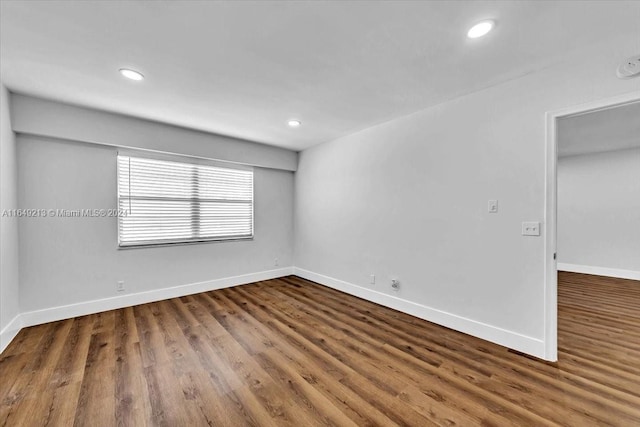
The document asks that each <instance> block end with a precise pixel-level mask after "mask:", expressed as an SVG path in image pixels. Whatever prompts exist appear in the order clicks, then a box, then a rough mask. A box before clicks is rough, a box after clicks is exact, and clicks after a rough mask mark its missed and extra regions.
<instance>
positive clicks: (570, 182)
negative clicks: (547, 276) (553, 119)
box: [558, 118, 640, 280]
mask: <svg viewBox="0 0 640 427" xmlns="http://www.w3.org/2000/svg"><path fill="white" fill-rule="evenodd" d="M639 120H640V118H639ZM639 138H640V136H639ZM560 144H562V141H560ZM558 263H559V268H560V269H570V270H575V269H579V268H580V267H581V266H582V267H587V268H589V267H591V268H594V267H595V268H599V269H600V270H601V271H602V272H604V273H606V272H607V271H609V270H621V271H622V272H624V271H627V272H635V274H636V276H637V277H636V278H637V279H638V280H640V148H636V149H631V150H619V151H611V152H606V153H598V154H585V155H578V156H570V157H561V158H560V159H559V162H558ZM560 263H562V264H560ZM563 264H564V265H566V264H569V265H568V266H563ZM585 272H587V271H585Z"/></svg>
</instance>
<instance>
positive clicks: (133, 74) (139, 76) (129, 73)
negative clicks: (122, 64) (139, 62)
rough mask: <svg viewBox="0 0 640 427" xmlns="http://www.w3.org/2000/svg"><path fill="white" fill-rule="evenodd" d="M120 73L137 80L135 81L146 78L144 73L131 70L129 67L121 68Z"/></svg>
mask: <svg viewBox="0 0 640 427" xmlns="http://www.w3.org/2000/svg"><path fill="white" fill-rule="evenodd" d="M120 74H122V75H123V76H125V77H126V78H128V79H131V80H135V81H140V80H142V79H144V76H143V75H142V73H140V72H138V71H134V70H129V69H127V68H120Z"/></svg>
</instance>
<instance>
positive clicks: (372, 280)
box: [369, 274, 376, 285]
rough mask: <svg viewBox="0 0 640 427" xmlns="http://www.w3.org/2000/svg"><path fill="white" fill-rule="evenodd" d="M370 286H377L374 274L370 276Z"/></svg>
mask: <svg viewBox="0 0 640 427" xmlns="http://www.w3.org/2000/svg"><path fill="white" fill-rule="evenodd" d="M369 284H370V285H375V284H376V275H375V274H372V275H371V276H369Z"/></svg>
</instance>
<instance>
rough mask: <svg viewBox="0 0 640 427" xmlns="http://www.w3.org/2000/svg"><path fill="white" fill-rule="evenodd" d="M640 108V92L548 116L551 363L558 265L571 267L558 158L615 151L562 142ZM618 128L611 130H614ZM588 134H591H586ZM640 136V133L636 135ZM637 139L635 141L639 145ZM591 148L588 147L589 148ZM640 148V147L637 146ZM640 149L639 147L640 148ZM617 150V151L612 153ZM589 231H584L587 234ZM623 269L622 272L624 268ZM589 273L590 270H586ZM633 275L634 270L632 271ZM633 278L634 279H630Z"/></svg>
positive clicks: (603, 146)
mask: <svg viewBox="0 0 640 427" xmlns="http://www.w3.org/2000/svg"><path fill="white" fill-rule="evenodd" d="M638 106H640V92H631V93H628V94H625V95H621V96H618V97H615V98H610V99H605V100H601V101H596V102H592V103H589V104H583V105H579V106H574V107H570V108H566V109H563V110H559V111H553V112H549V113H547V138H546V141H547V145H546V156H547V157H546V164H547V169H546V189H545V191H546V200H545V203H546V206H545V225H546V227H545V230H544V237H545V359H547V360H550V361H556V360H557V359H558V264H560V266H561V267H562V268H563V269H567V268H568V267H567V266H570V265H579V264H571V263H570V262H567V260H566V259H565V260H563V255H567V254H566V253H564V254H563V253H559V252H558V249H560V250H562V248H559V247H558V165H559V159H560V158H564V157H568V156H570V155H572V154H574V155H579V154H586V152H585V153H581V150H582V151H584V150H585V149H587V150H588V151H592V152H594V153H595V152H601V151H602V152H603V151H612V150H610V148H611V147H607V146H606V142H602V141H601V142H600V143H596V142H593V141H596V140H597V138H592V139H593V141H592V143H590V144H591V145H589V143H588V142H584V141H580V139H581V137H582V139H583V140H586V139H588V137H586V136H585V134H584V133H583V134H580V131H578V132H577V136H576V141H574V142H573V143H567V144H563V140H564V139H566V135H567V129H570V127H571V126H574V125H575V127H576V128H579V127H580V123H582V124H583V125H584V124H585V123H588V124H589V125H592V124H593V122H592V119H594V118H595V117H596V116H595V115H596V114H597V115H598V117H599V118H604V119H606V116H607V115H611V114H615V113H617V112H623V111H625V112H629V111H628V110H633V111H635V110H634V109H635V108H638ZM639 121H640V120H635V121H633V123H632V124H634V123H636V122H639ZM614 128H615V127H612V129H614ZM586 134H589V132H588V131H587V133H586ZM636 135H638V134H636ZM638 138H640V136H637V138H636V140H635V141H637V142H638V143H640V140H639V139H638ZM616 144H619V145H618V146H616V147H617V149H618V150H623V149H626V148H632V147H631V146H630V145H631V144H633V142H616ZM587 145H589V147H588V148H586V146H587ZM638 147H640V145H638ZM638 150H640V148H638ZM613 151H615V150H613ZM588 231H589V230H583V232H588ZM563 261H565V262H563ZM621 270H623V269H621ZM595 272H599V273H600V274H603V272H604V273H607V271H606V270H602V269H600V270H592V271H591V273H590V274H594V273H595ZM584 273H587V274H589V271H584ZM631 273H633V271H631ZM630 278H632V279H633V277H630Z"/></svg>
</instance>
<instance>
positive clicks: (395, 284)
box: [391, 279, 400, 291]
mask: <svg viewBox="0 0 640 427" xmlns="http://www.w3.org/2000/svg"><path fill="white" fill-rule="evenodd" d="M391 289H393V290H394V291H399V290H400V281H399V280H397V279H391Z"/></svg>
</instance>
